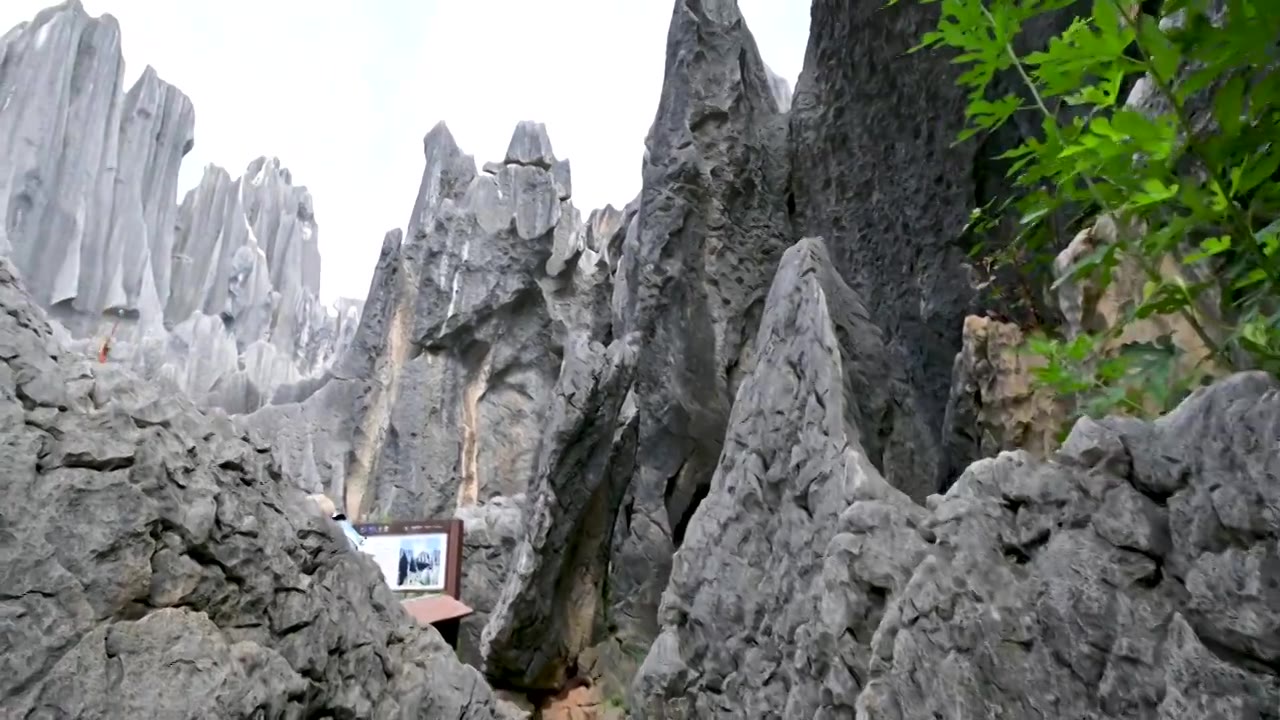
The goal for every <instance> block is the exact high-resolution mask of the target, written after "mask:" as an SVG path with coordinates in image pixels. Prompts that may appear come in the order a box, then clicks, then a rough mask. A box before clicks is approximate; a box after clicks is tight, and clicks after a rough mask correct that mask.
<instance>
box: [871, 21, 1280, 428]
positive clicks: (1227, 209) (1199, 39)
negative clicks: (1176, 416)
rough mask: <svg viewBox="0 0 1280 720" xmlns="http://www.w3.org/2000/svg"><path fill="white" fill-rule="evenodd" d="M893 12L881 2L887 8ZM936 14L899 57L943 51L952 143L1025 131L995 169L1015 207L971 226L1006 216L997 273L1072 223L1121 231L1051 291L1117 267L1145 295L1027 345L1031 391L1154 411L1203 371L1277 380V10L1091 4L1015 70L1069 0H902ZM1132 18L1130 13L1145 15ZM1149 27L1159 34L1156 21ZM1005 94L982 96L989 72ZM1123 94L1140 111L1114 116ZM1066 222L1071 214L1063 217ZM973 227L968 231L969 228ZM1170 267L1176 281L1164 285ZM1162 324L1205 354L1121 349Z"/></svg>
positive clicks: (1098, 283) (1102, 282) (1127, 109)
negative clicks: (1185, 331)
mask: <svg viewBox="0 0 1280 720" xmlns="http://www.w3.org/2000/svg"><path fill="white" fill-rule="evenodd" d="M897 1H898V0H893V2H891V3H890V4H893V3H894V2H897ZM916 1H917V2H922V3H927V4H939V5H940V8H939V9H940V17H939V21H938V25H937V29H936V30H935V31H932V32H929V33H927V34H926V35H925V36H924V37H923V38H922V40H921V43H920V45H919V46H918V47H916V48H915V49H914V50H913V52H916V51H921V50H925V49H931V50H932V51H939V50H947V49H949V50H950V51H952V52H954V53H955V58H954V62H956V63H958V64H960V65H962V66H963V68H964V72H963V73H962V74H961V75H960V76H959V80H958V82H959V83H960V84H961V85H962V87H964V88H965V89H966V90H968V91H969V103H968V108H967V111H966V119H967V127H966V128H965V130H964V131H963V132H962V133H961V135H960V137H959V138H958V140H957V142H963V141H966V140H968V139H969V138H972V137H973V136H975V135H979V134H981V133H987V132H990V131H992V130H994V129H996V128H998V127H1001V126H1004V125H1006V124H1007V123H1009V122H1010V120H1011V119H1012V118H1013V117H1014V116H1015V114H1017V113H1028V112H1030V113H1034V114H1035V115H1036V116H1038V119H1039V125H1040V130H1041V132H1040V134H1039V135H1038V136H1037V137H1024V138H1023V140H1022V142H1021V144H1019V145H1018V146H1017V147H1015V148H1013V149H1011V150H1009V151H1008V152H1005V153H1004V154H1003V155H1001V156H1000V158H1002V159H1004V160H1007V161H1010V162H1011V169H1010V171H1009V173H1010V176H1011V177H1012V178H1014V187H1015V188H1016V191H1015V193H1014V194H1013V195H1012V196H1010V197H1008V198H1004V199H1003V202H1001V203H999V204H997V205H996V206H995V207H994V208H986V209H984V210H983V211H982V212H979V211H975V223H980V222H981V220H980V217H983V216H986V217H990V216H991V215H992V214H995V215H1001V216H1003V215H1007V214H1008V213H1010V212H1013V213H1015V216H1016V217H1017V218H1018V222H1019V234H1018V239H1017V241H1016V242H1015V243H1014V245H1013V247H1012V251H1011V252H1010V253H1009V254H1007V255H1006V258H1005V261H1006V262H1007V261H1008V259H1009V258H1024V257H1025V256H1026V254H1027V252H1028V251H1031V252H1037V253H1044V252H1048V250H1047V248H1052V247H1057V246H1060V245H1061V242H1055V241H1058V240H1061V238H1056V237H1053V234H1054V233H1055V231H1056V230H1057V228H1056V226H1055V224H1054V223H1052V222H1050V220H1051V219H1052V218H1053V217H1055V216H1057V215H1059V214H1070V213H1078V212H1079V210H1080V209H1081V208H1083V209H1084V214H1085V216H1087V217H1093V218H1095V219H1096V218H1104V219H1110V220H1111V221H1113V222H1114V224H1115V226H1116V227H1118V228H1121V230H1120V231H1119V232H1116V233H1114V234H1113V236H1112V237H1110V238H1108V239H1107V241H1105V242H1100V243H1097V244H1096V246H1095V247H1093V249H1092V251H1091V252H1089V253H1087V254H1085V255H1084V256H1083V257H1081V258H1079V260H1078V261H1077V262H1076V263H1075V264H1074V266H1073V267H1071V268H1070V269H1069V271H1068V272H1066V273H1065V274H1064V275H1063V276H1062V277H1061V278H1060V279H1059V280H1058V282H1059V283H1063V282H1084V281H1087V282H1090V283H1093V286H1094V287H1096V288H1097V289H1099V290H1105V289H1106V288H1108V287H1109V286H1110V285H1111V284H1112V283H1113V282H1114V281H1115V275H1116V272H1117V268H1122V267H1123V268H1127V269H1130V270H1132V271H1134V272H1137V273H1139V274H1140V277H1141V278H1144V279H1145V284H1144V285H1142V287H1141V291H1140V293H1139V294H1138V295H1139V296H1138V298H1137V301H1136V302H1132V303H1128V304H1127V305H1126V306H1125V307H1124V308H1123V316H1122V317H1120V318H1118V319H1117V321H1116V322H1115V323H1114V324H1113V325H1112V326H1110V327H1105V328H1091V329H1088V330H1087V331H1084V332H1081V333H1078V334H1075V335H1073V336H1071V337H1052V336H1049V335H1047V334H1043V333H1041V334H1037V335H1033V336H1032V337H1031V338H1030V339H1029V341H1028V347H1027V350H1028V351H1030V352H1032V353H1034V354H1037V355H1040V356H1042V357H1043V358H1044V363H1043V367H1041V368H1040V369H1039V370H1038V371H1037V373H1038V376H1039V380H1040V382H1042V383H1043V384H1045V385H1047V386H1049V387H1051V388H1053V389H1054V390H1055V391H1057V392H1059V393H1061V394H1062V395H1064V396H1069V397H1070V398H1072V399H1073V400H1075V401H1076V402H1077V403H1078V408H1079V409H1080V410H1081V411H1082V412H1086V413H1089V414H1094V415H1096V414H1101V413H1106V412H1111V411H1116V410H1121V411H1126V412H1130V413H1133V414H1149V413H1152V412H1161V411H1163V410H1166V409H1168V408H1169V407H1170V406H1171V405H1173V404H1174V403H1176V402H1178V400H1180V399H1181V397H1182V396H1184V395H1185V394H1186V392H1188V391H1189V389H1191V387H1193V386H1194V385H1195V384H1197V383H1198V382H1200V381H1201V380H1202V379H1203V378H1204V377H1205V376H1206V375H1208V374H1211V372H1212V371H1213V369H1217V370H1219V371H1230V370H1237V369H1245V368H1262V369H1265V370H1268V371H1270V372H1272V373H1278V372H1280V302H1278V299H1280V183H1277V182H1276V181H1275V178H1276V175H1277V170H1278V169H1280V148H1278V147H1277V143H1280V72H1277V71H1276V70H1277V65H1278V64H1280V12H1277V11H1276V6H1275V2H1276V0H1167V1H1166V2H1164V3H1163V4H1162V6H1161V7H1158V8H1151V9H1149V8H1146V7H1144V6H1142V5H1139V4H1138V3H1136V2H1132V1H1131V0H1095V1H1094V2H1093V4H1092V11H1091V12H1090V13H1089V14H1088V15H1083V14H1082V15H1079V16H1077V17H1076V18H1075V20H1074V21H1073V22H1072V23H1071V24H1070V26H1069V27H1068V28H1067V29H1066V30H1065V31H1063V32H1062V33H1060V34H1059V35H1057V36H1056V37H1054V38H1053V39H1052V40H1051V41H1050V42H1049V44H1048V46H1047V47H1044V48H1042V49H1039V50H1036V51H1034V52H1030V53H1025V54H1021V55H1020V54H1019V53H1018V52H1016V51H1015V49H1014V48H1015V47H1016V44H1015V39H1016V38H1017V37H1018V36H1019V34H1020V33H1021V32H1022V31H1023V29H1024V28H1025V27H1027V26H1028V23H1029V22H1030V21H1031V20H1032V19H1033V18H1035V17H1037V16H1040V15H1044V14H1046V13H1051V12H1057V11H1061V10H1064V9H1065V8H1069V7H1072V6H1073V5H1076V3H1075V2H1073V0H916ZM1144 5H1145V3H1144ZM1161 17H1163V18H1164V20H1163V21H1161V19H1160V18H1161ZM1006 73H1016V77H1017V78H1019V79H1020V80H1021V85H1022V87H1021V92H1018V93H1009V94H1006V95H1003V96H1000V97H993V95H994V94H995V93H993V92H992V91H991V87H992V81H993V79H995V78H996V77H997V74H1006ZM1135 87H1139V88H1140V89H1141V90H1142V93H1143V95H1144V101H1143V102H1140V103H1137V102H1129V103H1128V104H1126V99H1127V98H1128V97H1129V95H1130V92H1131V91H1132V89H1133V88H1135ZM1077 216H1078V215H1077ZM971 224H974V223H971ZM1170 266H1172V267H1173V268H1174V269H1175V271H1174V272H1169V267H1170ZM1161 316H1172V317H1175V318H1177V319H1178V320H1179V321H1180V322H1182V323H1185V324H1186V326H1189V327H1190V328H1191V329H1192V330H1193V331H1194V333H1195V335H1196V336H1198V338H1199V340H1200V341H1201V342H1202V343H1203V345H1204V347H1205V348H1206V349H1207V353H1206V354H1205V357H1203V358H1192V360H1193V362H1190V363H1188V362H1186V361H1187V360H1188V358H1187V357H1186V355H1187V353H1186V352H1185V351H1184V350H1183V349H1180V348H1179V347H1178V346H1176V345H1174V344H1173V343H1171V342H1169V341H1168V338H1160V339H1158V341H1157V342H1148V343H1133V342H1123V341H1122V338H1123V336H1124V335H1125V333H1126V330H1127V329H1130V328H1131V327H1132V326H1133V325H1134V324H1135V323H1140V322H1143V321H1149V320H1150V319H1152V318H1156V317H1161Z"/></svg>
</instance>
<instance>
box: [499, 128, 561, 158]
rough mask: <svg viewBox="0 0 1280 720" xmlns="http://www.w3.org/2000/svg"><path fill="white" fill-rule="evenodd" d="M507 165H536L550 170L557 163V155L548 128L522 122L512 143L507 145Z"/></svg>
mask: <svg viewBox="0 0 1280 720" xmlns="http://www.w3.org/2000/svg"><path fill="white" fill-rule="evenodd" d="M505 162H506V163H507V164H516V165H536V166H537V167H540V168H542V169H544V170H550V169H551V166H552V165H555V163H556V154H555V152H554V151H552V149H551V138H550V137H549V136H548V135H547V126H546V125H544V124H543V123H540V122H533V121H532V120H521V121H520V122H519V123H517V124H516V130H515V132H514V133H513V134H512V135H511V143H510V144H509V145H507V156H506V160H505Z"/></svg>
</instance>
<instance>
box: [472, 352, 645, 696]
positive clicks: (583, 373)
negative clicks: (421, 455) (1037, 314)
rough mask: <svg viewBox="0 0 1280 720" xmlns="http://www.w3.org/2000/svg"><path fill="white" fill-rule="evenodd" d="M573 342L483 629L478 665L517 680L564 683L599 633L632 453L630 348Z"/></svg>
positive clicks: (552, 686)
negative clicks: (523, 518) (503, 578)
mask: <svg viewBox="0 0 1280 720" xmlns="http://www.w3.org/2000/svg"><path fill="white" fill-rule="evenodd" d="M573 345H574V346H572V347H570V348H568V349H567V353H566V356H565V362H564V365H563V367H562V369H561V374H560V379H559V382H558V383H557V385H556V388H555V393H554V395H553V405H552V407H551V412H550V416H549V418H548V423H549V428H548V431H547V433H546V435H545V436H544V437H543V448H544V450H543V453H542V456H541V458H539V463H538V467H539V468H541V472H540V473H539V474H538V477H537V479H536V481H535V482H534V484H533V485H532V487H531V489H530V494H531V495H532V498H533V507H532V508H531V509H530V514H529V519H528V524H529V530H528V539H527V541H526V542H524V543H522V544H521V546H520V549H519V554H518V555H517V556H516V558H515V560H514V562H513V563H512V565H513V567H512V572H511V575H510V577H509V579H508V580H507V583H506V585H505V587H504V588H503V592H502V596H501V597H500V599H499V602H498V605H497V607H496V609H495V610H494V612H493V616H492V618H491V620H490V622H489V624H488V625H487V626H486V627H485V630H484V635H483V636H482V637H481V651H482V653H483V657H484V669H485V672H486V673H487V674H489V675H490V676H493V677H498V678H501V679H502V681H503V683H504V684H508V685H511V686H515V687H518V688H525V689H543V690H558V689H559V688H561V687H563V686H564V684H565V683H566V681H568V680H571V679H573V677H574V675H575V673H574V666H575V665H576V664H577V659H578V657H579V655H581V654H582V653H583V652H585V651H586V650H587V649H588V648H589V647H591V645H592V644H593V643H594V642H595V641H596V640H597V634H598V625H599V624H601V623H602V621H603V617H602V613H603V612H604V610H605V608H604V607H603V606H602V604H601V603H600V601H599V598H600V594H601V591H602V589H603V588H604V587H605V581H606V578H607V576H608V573H609V551H610V541H611V539H612V537H613V531H614V519H615V518H616V517H617V515H618V510H619V507H620V505H621V504H622V498H623V495H624V493H625V492H626V489H627V485H626V483H627V480H628V478H629V477H630V476H631V472H632V470H633V468H634V465H635V461H636V445H635V440H636V428H637V422H636V420H637V418H636V413H635V405H634V402H627V401H628V400H629V399H630V396H629V395H627V394H626V387H627V386H628V384H629V383H630V381H631V378H632V374H633V368H634V357H633V356H632V353H631V351H630V349H629V348H627V347H626V346H625V345H623V344H622V343H620V342H616V343H614V344H613V345H612V346H611V347H610V348H609V349H608V350H607V351H606V349H605V348H602V347H599V346H595V347H590V346H588V340H587V339H586V338H585V337H582V336H576V337H574V338H573ZM615 418H617V420H614V419H615Z"/></svg>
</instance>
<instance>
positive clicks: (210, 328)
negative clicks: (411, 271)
mask: <svg viewBox="0 0 1280 720" xmlns="http://www.w3.org/2000/svg"><path fill="white" fill-rule="evenodd" d="M123 72H124V63H123V59H122V57H121V52H120V30H119V27H118V26H117V24H116V21H115V20H114V19H113V18H112V17H111V16H109V15H107V16H103V17H102V18H100V19H95V18H92V17H90V16H89V15H88V14H87V13H86V12H85V11H84V9H83V7H81V5H80V4H79V2H76V1H75V0H71V1H69V2H66V3H64V4H62V5H59V6H57V7H53V8H50V9H48V10H45V11H43V12H41V13H40V14H39V15H38V16H37V17H36V18H35V20H34V21H32V22H31V23H27V24H23V25H19V26H17V27H16V28H14V29H13V30H11V31H10V32H8V33H7V34H6V35H4V36H3V38H0V97H4V98H5V101H4V103H5V104H4V111H3V112H0V158H3V161H0V210H3V211H4V220H5V222H4V224H3V226H2V227H0V251H3V252H7V253H8V254H10V256H11V257H12V258H13V260H14V263H15V264H16V265H17V267H18V268H19V270H20V271H21V272H22V274H23V277H24V278H25V280H26V282H27V285H28V287H30V288H31V289H32V292H33V294H34V295H35V297H36V298H37V299H38V300H39V301H40V302H41V304H42V305H44V306H45V307H46V308H47V309H48V310H49V311H50V313H51V315H52V317H53V318H54V319H56V320H57V321H58V322H59V323H61V324H62V325H63V326H65V327H66V328H67V329H68V330H69V331H70V332H71V334H72V335H73V336H75V337H78V338H83V339H84V342H81V343H79V344H77V345H75V349H76V350H78V351H80V352H83V353H85V354H86V355H90V356H92V355H96V354H97V352H98V349H99V345H100V343H101V341H102V339H103V338H104V337H107V336H108V335H110V336H112V337H113V338H114V339H115V340H116V342H115V344H114V348H113V352H112V354H111V358H112V359H113V360H115V361H117V362H121V363H125V364H129V365H132V366H134V367H135V368H136V369H138V370H140V371H141V372H143V373H144V374H145V375H146V376H148V377H150V378H152V379H154V380H157V381H160V382H163V383H166V384H168V385H170V386H171V387H175V388H177V389H179V390H181V391H184V392H186V393H187V394H188V395H190V396H191V397H193V398H195V399H196V400H197V401H198V402H200V403H201V404H205V405H213V406H219V407H223V408H225V409H227V410H229V411H232V412H244V411H247V410H252V409H256V408H257V407H259V406H261V405H262V404H264V403H265V402H267V401H268V400H269V399H270V398H271V395H272V393H273V392H274V390H275V388H276V387H277V386H278V385H280V384H282V383H291V382H296V381H299V380H302V379H304V378H307V377H313V376H316V375H319V374H321V373H322V372H323V371H324V370H325V369H326V368H327V367H328V366H329V364H330V363H331V362H332V360H333V358H334V357H335V356H337V355H338V354H341V353H342V352H343V343H344V342H345V341H347V340H349V339H350V335H351V332H352V331H353V330H354V328H355V324H356V321H357V319H358V315H359V304H358V303H351V302H347V303H344V304H343V305H342V306H340V307H339V308H336V309H332V308H326V307H324V306H322V305H321V303H320V301H319V299H318V294H319V288H320V255H319V250H318V246H317V237H318V236H317V229H316V223H315V217H314V211H313V210H312V206H311V197H310V195H309V194H308V193H307V191H306V189H305V188H302V187H294V186H293V185H292V179H291V178H290V176H289V172H288V171H287V170H285V169H283V168H282V167H281V166H280V163H279V161H278V160H274V159H270V160H269V159H267V158H259V159H257V160H255V161H254V162H252V163H251V164H250V165H249V167H248V170H247V171H246V173H245V175H244V177H243V178H240V179H239V180H235V181H233V180H232V179H231V177H230V176H229V175H228V174H227V173H226V171H224V170H222V169H220V168H216V167H210V168H209V169H208V170H207V171H206V174H205V177H204V179H203V181H202V182H201V184H200V186H199V187H197V188H196V189H195V190H192V191H191V192H190V193H189V194H188V195H187V198H186V200H185V201H184V202H183V204H182V207H181V208H179V207H178V206H177V205H176V204H175V197H176V195H177V180H178V170H179V166H180V164H181V161H182V158H183V156H184V155H186V154H187V153H188V152H189V151H190V150H191V148H192V145H193V142H194V140H193V137H194V136H193V127H194V122H195V119H194V118H195V115H194V110H193V108H192V105H191V102H190V101H189V100H188V99H187V97H186V96H185V95H183V94H182V93H181V92H180V91H179V90H178V89H176V88H174V87H173V86H171V85H169V84H167V83H165V82H163V81H162V80H160V78H159V77H158V76H157V75H156V73H155V71H154V70H152V69H151V68H147V69H146V70H145V71H144V72H143V73H142V75H141V77H139V79H138V81H137V82H136V83H135V84H134V86H133V88H132V89H131V90H129V91H128V93H123V92H122V87H121V83H122V78H123Z"/></svg>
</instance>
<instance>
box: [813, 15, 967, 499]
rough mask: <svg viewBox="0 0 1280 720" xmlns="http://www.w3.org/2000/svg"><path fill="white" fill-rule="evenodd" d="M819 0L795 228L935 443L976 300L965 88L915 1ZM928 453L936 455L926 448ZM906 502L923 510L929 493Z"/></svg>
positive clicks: (929, 18) (932, 17)
mask: <svg viewBox="0 0 1280 720" xmlns="http://www.w3.org/2000/svg"><path fill="white" fill-rule="evenodd" d="M882 5H883V3H875V2H848V1H846V0H816V1H815V2H814V3H813V9H812V20H811V22H810V27H811V30H810V36H809V47H808V51H807V53H806V56H805V65H804V70H803V72H802V73H801V75H800V80H799V82H798V83H797V85H796V95H795V102H794V105H793V106H792V109H791V151H792V166H793V171H792V191H793V192H794V193H795V207H796V219H797V225H798V227H797V229H798V230H799V231H800V232H802V233H804V234H806V235H813V236H821V237H823V238H825V239H826V242H827V244H828V246H829V247H830V248H831V256H832V260H833V261H834V262H835V264H836V267H837V268H838V269H839V271H840V274H841V275H842V276H843V277H844V278H845V280H846V281H848V283H849V284H850V286H852V287H853V289H854V290H856V291H857V293H858V294H859V296H861V297H862V299H863V301H864V302H866V304H867V307H868V308H869V309H870V311H871V315H872V317H873V318H874V319H875V320H876V323H877V324H879V325H880V327H881V328H883V329H884V331H885V338H886V340H887V341H888V342H889V344H890V346H891V347H892V348H893V350H894V353H895V355H896V356H897V357H898V362H900V363H902V364H903V366H904V367H905V368H906V369H907V371H908V378H909V380H910V381H911V384H912V387H914V388H915V389H916V393H917V398H918V399H917V403H918V405H919V407H920V411H921V413H922V414H923V417H924V418H925V419H926V421H927V424H928V427H930V428H931V429H933V432H934V433H935V437H936V436H937V435H936V434H937V433H938V432H939V429H940V428H941V427H942V418H943V413H944V407H945V404H946V398H947V389H948V385H949V382H950V374H951V365H952V361H953V359H954V358H955V354H956V352H957V351H958V350H959V348H960V327H961V322H962V320H963V319H964V316H965V315H966V314H968V313H969V312H970V310H971V299H972V296H973V291H972V288H971V283H970V278H969V276H968V270H967V269H966V268H965V266H964V265H963V260H964V250H963V249H961V248H959V247H958V246H957V245H955V243H954V241H955V240H956V238H958V237H959V233H960V231H961V229H962V228H963V227H964V225H965V223H966V222H967V220H968V217H969V211H970V210H971V208H973V207H974V205H973V202H974V186H973V168H974V148H975V146H974V144H972V143H965V144H962V145H958V146H953V142H954V141H955V138H956V135H957V133H958V132H959V131H960V129H961V127H962V123H963V120H964V113H963V110H964V106H965V95H964V91H963V90H961V89H960V88H958V87H957V86H956V85H955V82H954V78H955V75H956V72H955V66H953V65H951V64H950V62H949V60H950V59H949V58H948V57H945V56H944V55H943V54H941V53H929V52H922V53H913V54H907V52H906V51H907V50H908V49H910V48H911V47H912V46H914V45H915V44H917V43H918V42H919V39H920V37H921V36H922V35H923V34H924V33H925V32H927V31H929V30H932V29H934V26H935V23H936V17H937V9H936V7H934V6H929V5H921V4H918V3H899V4H897V5H894V6H892V7H882ZM919 451H920V452H921V453H935V454H936V450H934V449H932V448H926V447H922V448H920V449H919ZM920 489H922V490H924V492H923V493H921V492H919V491H915V492H912V493H911V494H912V495H913V497H915V498H916V500H922V499H923V498H924V495H927V494H928V492H929V491H930V490H931V489H932V488H926V487H924V486H923V485H921V488H920Z"/></svg>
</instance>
